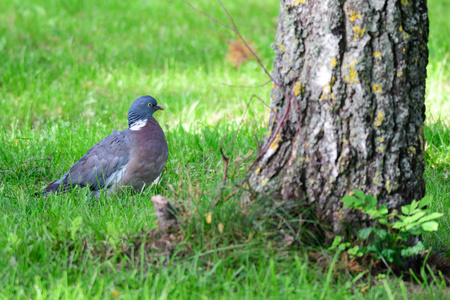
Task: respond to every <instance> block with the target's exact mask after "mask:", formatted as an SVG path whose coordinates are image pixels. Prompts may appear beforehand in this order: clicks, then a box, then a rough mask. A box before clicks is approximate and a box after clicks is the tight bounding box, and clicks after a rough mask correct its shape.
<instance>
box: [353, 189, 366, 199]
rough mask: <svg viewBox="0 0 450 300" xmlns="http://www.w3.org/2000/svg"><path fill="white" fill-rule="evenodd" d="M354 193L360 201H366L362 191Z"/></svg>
mask: <svg viewBox="0 0 450 300" xmlns="http://www.w3.org/2000/svg"><path fill="white" fill-rule="evenodd" d="M354 193H355V195H356V196H357V197H358V198H359V199H361V200H365V199H366V195H365V194H364V193H363V192H362V191H360V190H355V192H354Z"/></svg>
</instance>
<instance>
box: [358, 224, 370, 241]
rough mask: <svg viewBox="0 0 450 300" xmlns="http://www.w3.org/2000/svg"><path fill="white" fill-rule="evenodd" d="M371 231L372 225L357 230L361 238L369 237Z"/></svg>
mask: <svg viewBox="0 0 450 300" xmlns="http://www.w3.org/2000/svg"><path fill="white" fill-rule="evenodd" d="M371 232H372V227H367V228H363V229H360V230H359V231H358V237H359V238H360V239H361V240H367V239H368V238H369V236H370V233H371Z"/></svg>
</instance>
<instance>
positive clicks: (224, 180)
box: [219, 136, 229, 188]
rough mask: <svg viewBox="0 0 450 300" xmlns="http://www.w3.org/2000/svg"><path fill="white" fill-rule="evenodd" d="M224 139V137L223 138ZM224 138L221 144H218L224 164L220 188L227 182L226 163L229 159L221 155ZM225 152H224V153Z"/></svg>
mask: <svg viewBox="0 0 450 300" xmlns="http://www.w3.org/2000/svg"><path fill="white" fill-rule="evenodd" d="M225 137H226V136H225ZM225 137H224V138H223V140H222V142H221V143H220V147H219V150H220V154H222V159H223V161H224V162H225V165H224V167H223V179H222V188H223V187H224V186H225V183H226V182H227V174H228V161H229V158H228V157H227V156H225V154H224V153H223V148H222V146H223V142H224V141H225ZM227 150H228V149H227ZM225 152H226V151H225Z"/></svg>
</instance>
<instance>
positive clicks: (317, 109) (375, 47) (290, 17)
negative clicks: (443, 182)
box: [249, 0, 428, 230]
mask: <svg viewBox="0 0 450 300" xmlns="http://www.w3.org/2000/svg"><path fill="white" fill-rule="evenodd" d="M427 40H428V15H427V8H426V1H425V0H414V1H411V0H368V1H361V0H321V1H313V0H281V5H280V16H279V23H278V31H277V36H276V44H274V46H273V47H274V50H275V53H276V59H275V63H274V71H273V74H272V76H273V78H274V80H275V81H276V82H277V83H278V84H279V85H280V87H281V89H280V88H278V87H277V86H275V85H274V87H273V89H272V92H271V107H272V108H273V111H272V113H271V116H270V121H269V133H268V138H267V140H266V143H269V142H270V143H271V145H270V147H269V148H268V150H267V151H266V153H265V154H264V156H263V157H262V159H260V160H259V162H258V163H257V164H256V165H255V167H254V168H253V169H252V170H251V172H252V175H251V177H250V181H249V182H250V186H251V187H252V188H254V189H255V190H256V191H257V192H260V193H261V194H262V195H267V194H270V195H272V196H273V197H275V198H279V199H283V200H286V201H294V202H299V201H303V202H304V203H307V204H313V203H314V205H315V209H316V211H317V213H318V214H319V215H320V216H322V217H324V218H327V219H329V220H330V221H331V223H332V224H333V225H334V228H335V229H336V230H337V229H338V228H339V227H340V224H341V221H342V219H344V218H345V219H348V218H349V217H351V216H348V215H347V213H348V212H345V211H343V210H342V204H341V202H340V199H341V198H342V197H343V196H345V195H348V194H351V193H352V191H353V190H355V189H360V190H362V191H364V192H366V193H368V194H371V195H374V196H376V197H377V198H378V199H379V201H380V202H382V203H385V204H386V205H387V206H388V207H389V208H399V207H400V206H401V205H404V204H406V203H409V202H410V201H412V200H413V199H420V198H421V197H423V195H424V193H425V181H424V178H423V172H424V166H425V163H424V157H423V149H424V120H425V104H424V96H425V79H426V66H427V62H428V49H427ZM283 91H284V93H283ZM286 95H287V96H288V97H287V98H286V97H285V96H286ZM286 111H287V112H286ZM285 113H286V114H285ZM284 115H286V116H285V118H284V119H283V116H284ZM280 122H281V123H282V124H281V127H280V130H278V132H277V130H276V128H277V125H278V124H279V123H280ZM350 219H351V218H350Z"/></svg>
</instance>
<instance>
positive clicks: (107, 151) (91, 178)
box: [62, 130, 130, 190]
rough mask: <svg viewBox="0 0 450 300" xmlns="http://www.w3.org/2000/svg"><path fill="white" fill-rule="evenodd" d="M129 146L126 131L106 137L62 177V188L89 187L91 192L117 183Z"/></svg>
mask: <svg viewBox="0 0 450 300" xmlns="http://www.w3.org/2000/svg"><path fill="white" fill-rule="evenodd" d="M129 146H130V143H129V136H128V134H127V130H124V131H122V132H114V133H113V134H112V135H109V136H107V137H106V138H104V139H103V140H101V141H100V142H99V143H97V144H96V145H94V146H93V147H92V148H91V149H89V151H88V152H87V153H86V154H85V155H84V156H83V157H82V158H81V159H80V160H79V161H78V162H76V163H75V164H74V165H73V166H72V168H71V169H70V171H69V172H67V173H66V174H65V175H64V177H63V178H62V184H63V186H64V187H69V186H70V185H72V186H75V185H79V186H81V187H84V186H87V185H89V186H90V188H91V190H99V189H102V188H105V187H108V186H110V185H112V184H113V183H114V182H116V181H119V180H120V178H121V176H122V175H123V173H124V172H125V166H126V164H127V163H128V161H129V159H130V149H129Z"/></svg>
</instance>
